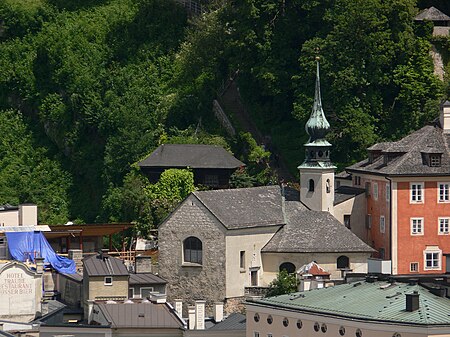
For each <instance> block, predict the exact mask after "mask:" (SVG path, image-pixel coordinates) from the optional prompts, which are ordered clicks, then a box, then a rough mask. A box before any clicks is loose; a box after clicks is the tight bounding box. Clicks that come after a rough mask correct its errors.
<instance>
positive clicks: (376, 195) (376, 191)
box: [373, 183, 378, 200]
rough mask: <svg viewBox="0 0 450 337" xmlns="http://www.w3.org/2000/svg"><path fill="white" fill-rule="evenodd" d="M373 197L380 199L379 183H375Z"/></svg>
mask: <svg viewBox="0 0 450 337" xmlns="http://www.w3.org/2000/svg"><path fill="white" fill-rule="evenodd" d="M373 198H374V199H375V200H378V183H373Z"/></svg>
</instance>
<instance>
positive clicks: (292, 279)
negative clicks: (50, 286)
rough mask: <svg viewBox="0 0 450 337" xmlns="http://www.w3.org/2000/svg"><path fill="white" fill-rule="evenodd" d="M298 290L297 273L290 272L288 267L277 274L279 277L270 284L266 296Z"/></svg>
mask: <svg viewBox="0 0 450 337" xmlns="http://www.w3.org/2000/svg"><path fill="white" fill-rule="evenodd" d="M296 291H298V280H297V276H296V275H295V273H293V274H289V273H288V272H287V271H286V269H283V270H281V271H280V272H279V273H278V274H277V278H276V279H274V280H273V281H272V282H270V284H269V289H268V291H267V293H266V297H270V296H278V295H284V294H290V293H293V292H296Z"/></svg>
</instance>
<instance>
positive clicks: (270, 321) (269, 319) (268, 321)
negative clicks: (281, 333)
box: [267, 315, 273, 324]
mask: <svg viewBox="0 0 450 337" xmlns="http://www.w3.org/2000/svg"><path fill="white" fill-rule="evenodd" d="M267 323H269V324H272V323H273V318H272V316H271V315H269V316H267Z"/></svg>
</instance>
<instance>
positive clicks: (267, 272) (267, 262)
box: [262, 253, 370, 285]
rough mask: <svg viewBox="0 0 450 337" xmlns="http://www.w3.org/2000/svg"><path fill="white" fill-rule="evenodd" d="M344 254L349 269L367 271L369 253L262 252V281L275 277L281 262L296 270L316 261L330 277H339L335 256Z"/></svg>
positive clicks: (266, 282) (268, 281)
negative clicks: (291, 265)
mask: <svg viewBox="0 0 450 337" xmlns="http://www.w3.org/2000/svg"><path fill="white" fill-rule="evenodd" d="M341 255H345V256H347V257H348V258H349V260H350V269H352V271H353V272H355V273H367V258H368V257H369V256H370V254H369V253H264V254H263V265H264V276H263V281H262V283H264V284H266V285H267V284H269V283H270V282H271V281H272V280H273V279H274V278H276V277H277V273H278V271H279V267H280V265H281V264H282V263H283V262H291V263H293V264H294V265H295V268H296V269H297V270H298V269H299V268H300V267H301V266H303V265H305V264H307V263H310V262H312V261H316V263H318V264H319V265H320V266H321V267H322V268H324V269H325V270H326V271H327V272H329V273H330V274H331V275H330V278H331V279H339V278H341V271H340V269H337V268H336V267H337V266H336V262H337V258H338V257H339V256H341Z"/></svg>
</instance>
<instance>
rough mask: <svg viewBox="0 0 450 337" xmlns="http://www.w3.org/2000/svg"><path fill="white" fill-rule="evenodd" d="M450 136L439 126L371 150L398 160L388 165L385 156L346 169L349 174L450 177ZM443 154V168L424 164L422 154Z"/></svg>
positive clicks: (429, 126)
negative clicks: (384, 159) (431, 152)
mask: <svg viewBox="0 0 450 337" xmlns="http://www.w3.org/2000/svg"><path fill="white" fill-rule="evenodd" d="M449 148H450V134H445V133H443V131H442V128H441V127H440V126H439V125H437V124H436V125H427V126H425V127H423V128H421V129H420V130H417V131H415V132H413V133H411V134H410V135H408V136H406V137H404V138H402V139H400V140H399V141H396V142H387V143H379V144H375V145H374V146H372V147H370V148H369V150H376V151H381V153H382V154H386V155H389V154H390V155H392V156H396V157H395V158H393V159H392V160H391V161H389V162H388V164H387V165H385V164H384V161H383V155H381V156H380V157H378V158H376V159H375V160H374V161H373V162H372V163H370V162H369V160H368V159H365V160H363V161H360V162H359V163H356V164H354V165H351V166H349V167H347V168H346V170H347V171H348V172H363V173H372V174H380V175H386V176H390V175H392V176H395V175H400V176H401V175H403V176H423V175H425V176H433V175H434V176H437V175H444V176H448V175H450V153H449ZM430 151H437V152H434V153H442V157H441V166H440V167H430V166H428V165H426V164H424V163H423V161H422V153H430Z"/></svg>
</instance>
